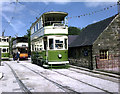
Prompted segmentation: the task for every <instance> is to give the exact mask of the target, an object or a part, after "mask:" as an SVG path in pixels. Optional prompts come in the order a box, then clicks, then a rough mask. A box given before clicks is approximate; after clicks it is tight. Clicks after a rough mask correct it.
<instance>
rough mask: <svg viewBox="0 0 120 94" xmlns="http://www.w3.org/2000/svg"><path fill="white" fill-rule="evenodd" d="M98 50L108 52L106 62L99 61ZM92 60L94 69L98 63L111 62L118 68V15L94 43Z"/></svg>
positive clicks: (119, 61)
mask: <svg viewBox="0 0 120 94" xmlns="http://www.w3.org/2000/svg"><path fill="white" fill-rule="evenodd" d="M100 50H108V60H100V58H99V54H100ZM111 56H112V57H111ZM92 58H93V66H94V68H96V64H97V63H100V62H101V63H104V64H105V63H106V64H107V63H109V62H111V64H113V63H114V64H115V67H120V66H119V64H120V15H117V16H116V17H115V19H114V20H113V21H112V22H111V24H110V25H109V26H108V27H107V28H106V29H105V30H104V32H103V33H102V34H101V35H100V36H99V37H98V38H97V40H96V41H95V42H94V44H93V57H92ZM106 64H105V65H106ZM108 67H109V66H108Z"/></svg>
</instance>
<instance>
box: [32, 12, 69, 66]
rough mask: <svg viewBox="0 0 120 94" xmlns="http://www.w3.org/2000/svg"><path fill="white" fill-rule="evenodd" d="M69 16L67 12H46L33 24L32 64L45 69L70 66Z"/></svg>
mask: <svg viewBox="0 0 120 94" xmlns="http://www.w3.org/2000/svg"><path fill="white" fill-rule="evenodd" d="M67 15H68V14H67V13H65V12H46V13H44V14H43V15H41V16H40V17H39V18H38V19H37V20H36V21H35V23H33V24H32V26H31V28H30V29H31V52H32V53H31V59H32V63H35V64H39V65H42V66H45V67H49V66H50V67H51V66H58V65H59V66H60V65H68V64H69V61H68V26H67V19H66V16H67Z"/></svg>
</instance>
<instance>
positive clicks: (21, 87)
mask: <svg viewBox="0 0 120 94" xmlns="http://www.w3.org/2000/svg"><path fill="white" fill-rule="evenodd" d="M5 64H6V65H7V66H8V67H9V68H10V69H11V71H12V73H13V75H14V77H15V79H16V81H17V83H18V84H19V86H20V89H21V90H22V91H23V92H25V94H32V93H31V92H30V90H29V89H28V88H27V87H26V86H25V84H24V83H23V82H22V81H21V80H20V79H19V77H18V76H17V74H16V72H15V71H14V69H13V68H12V67H11V66H10V65H9V64H7V63H5Z"/></svg>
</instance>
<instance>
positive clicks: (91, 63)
mask: <svg viewBox="0 0 120 94" xmlns="http://www.w3.org/2000/svg"><path fill="white" fill-rule="evenodd" d="M90 53H91V57H90V58H91V60H90V70H93V56H92V55H93V54H92V46H91V47H90Z"/></svg>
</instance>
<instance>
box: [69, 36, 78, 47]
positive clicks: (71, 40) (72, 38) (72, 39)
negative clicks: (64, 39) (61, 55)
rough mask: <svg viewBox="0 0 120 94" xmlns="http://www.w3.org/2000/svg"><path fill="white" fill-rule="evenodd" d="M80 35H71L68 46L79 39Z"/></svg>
mask: <svg viewBox="0 0 120 94" xmlns="http://www.w3.org/2000/svg"><path fill="white" fill-rule="evenodd" d="M78 36H79V35H69V36H68V46H69V45H70V44H71V43H72V42H73V41H74V40H75V39H76V38H77V37H78Z"/></svg>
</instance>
